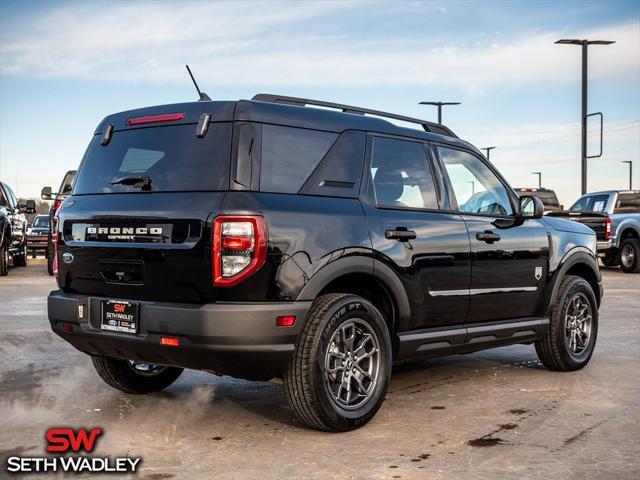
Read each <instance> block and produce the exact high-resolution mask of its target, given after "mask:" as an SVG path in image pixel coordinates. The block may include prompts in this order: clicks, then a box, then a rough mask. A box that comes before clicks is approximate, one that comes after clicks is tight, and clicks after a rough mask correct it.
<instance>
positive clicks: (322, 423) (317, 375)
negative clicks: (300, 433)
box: [283, 294, 391, 432]
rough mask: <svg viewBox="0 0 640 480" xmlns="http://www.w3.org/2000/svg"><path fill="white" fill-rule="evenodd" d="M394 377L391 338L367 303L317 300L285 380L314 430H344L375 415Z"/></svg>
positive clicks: (338, 297) (340, 297)
mask: <svg viewBox="0 0 640 480" xmlns="http://www.w3.org/2000/svg"><path fill="white" fill-rule="evenodd" d="M390 375H391V337H390V335H389V330H388V328H387V325H386V323H385V321H384V318H383V317H382V315H381V314H380V312H379V311H378V309H377V308H376V307H375V306H373V305H372V304H371V303H370V302H368V301H367V300H365V299H363V298H361V297H358V296H355V295H347V294H327V295H322V296H320V297H318V298H317V299H316V300H315V301H314V303H313V305H312V306H311V310H310V311H309V314H308V315H307V319H306V323H305V325H304V328H303V330H302V332H301V334H300V337H299V339H298V343H297V345H296V349H295V352H294V355H293V358H292V359H291V362H290V363H289V366H288V367H287V369H286V371H285V374H284V377H283V380H284V388H285V393H286V396H287V400H288V401H289V404H290V405H291V407H292V408H293V410H294V411H295V412H296V414H297V416H298V417H299V418H300V420H301V421H302V422H304V423H305V424H306V425H307V426H309V427H311V428H315V429H318V430H325V431H333V432H344V431H347V430H353V429H356V428H358V427H361V426H363V425H364V424H366V423H367V422H368V421H369V420H371V419H372V418H373V416H374V415H375V414H376V412H377V411H378V409H379V408H380V405H381V404H382V401H383V400H384V395H385V393H386V391H387V387H388V385H389V378H390Z"/></svg>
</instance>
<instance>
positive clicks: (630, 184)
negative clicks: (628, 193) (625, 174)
mask: <svg viewBox="0 0 640 480" xmlns="http://www.w3.org/2000/svg"><path fill="white" fill-rule="evenodd" d="M621 163H628V164H629V190H633V162H632V161H631V160H622V162H621Z"/></svg>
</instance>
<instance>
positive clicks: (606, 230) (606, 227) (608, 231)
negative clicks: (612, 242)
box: [604, 217, 611, 238]
mask: <svg viewBox="0 0 640 480" xmlns="http://www.w3.org/2000/svg"><path fill="white" fill-rule="evenodd" d="M609 237H611V217H607V218H605V220H604V238H609Z"/></svg>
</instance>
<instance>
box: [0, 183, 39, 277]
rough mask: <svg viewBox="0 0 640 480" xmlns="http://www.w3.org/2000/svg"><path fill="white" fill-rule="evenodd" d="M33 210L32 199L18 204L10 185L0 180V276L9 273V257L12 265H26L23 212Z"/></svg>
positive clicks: (34, 205)
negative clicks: (11, 259) (11, 258)
mask: <svg viewBox="0 0 640 480" xmlns="http://www.w3.org/2000/svg"><path fill="white" fill-rule="evenodd" d="M35 211H36V203H35V202H34V201H33V200H27V201H26V204H25V205H19V204H18V199H17V198H16V196H15V194H14V193H13V190H11V187H10V186H9V185H7V184H6V183H4V182H0V277H4V276H6V275H7V274H8V273H9V257H13V266H14V267H26V266H27V219H26V218H25V216H24V215H23V214H24V213H34V212H35Z"/></svg>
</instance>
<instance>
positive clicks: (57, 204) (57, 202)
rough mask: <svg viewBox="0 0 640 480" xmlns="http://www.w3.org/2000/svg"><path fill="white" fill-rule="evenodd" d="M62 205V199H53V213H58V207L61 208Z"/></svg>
mask: <svg viewBox="0 0 640 480" xmlns="http://www.w3.org/2000/svg"><path fill="white" fill-rule="evenodd" d="M60 205H62V199H61V198H56V199H55V200H54V201H53V207H52V210H53V213H56V212H57V211H58V209H59V208H60Z"/></svg>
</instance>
